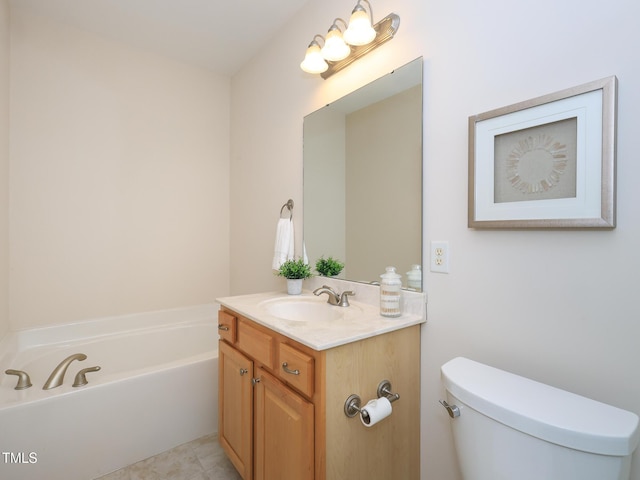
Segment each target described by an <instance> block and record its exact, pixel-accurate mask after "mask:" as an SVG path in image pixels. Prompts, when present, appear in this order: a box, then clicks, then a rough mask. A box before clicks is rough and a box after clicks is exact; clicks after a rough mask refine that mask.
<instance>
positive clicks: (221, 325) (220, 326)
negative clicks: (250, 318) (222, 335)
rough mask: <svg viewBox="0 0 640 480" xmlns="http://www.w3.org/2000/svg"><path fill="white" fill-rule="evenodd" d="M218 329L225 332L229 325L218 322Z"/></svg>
mask: <svg viewBox="0 0 640 480" xmlns="http://www.w3.org/2000/svg"><path fill="white" fill-rule="evenodd" d="M218 330H224V331H225V332H228V331H229V327H227V326H226V325H223V324H221V323H219V324H218Z"/></svg>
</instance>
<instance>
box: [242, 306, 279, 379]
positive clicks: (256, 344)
mask: <svg viewBox="0 0 640 480" xmlns="http://www.w3.org/2000/svg"><path fill="white" fill-rule="evenodd" d="M274 345H275V338H274V337H273V335H270V334H269V333H267V332H266V331H264V330H259V329H257V328H255V327H254V326H252V325H251V324H250V323H249V322H248V321H246V320H244V319H242V318H241V319H240V320H238V347H239V348H240V350H242V351H244V352H245V353H246V354H247V355H249V356H250V357H253V358H254V359H255V360H257V361H258V362H259V363H261V364H262V365H264V366H265V367H267V368H270V369H272V370H273V366H274V352H275V349H274Z"/></svg>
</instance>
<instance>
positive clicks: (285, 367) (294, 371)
mask: <svg viewBox="0 0 640 480" xmlns="http://www.w3.org/2000/svg"><path fill="white" fill-rule="evenodd" d="M288 366H289V364H288V363H287V362H284V363H283V364H282V369H283V370H284V371H285V372H286V373H289V374H291V375H300V370H297V369H296V370H291V369H289V368H287V367H288Z"/></svg>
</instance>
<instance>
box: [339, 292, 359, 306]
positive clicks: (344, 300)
mask: <svg viewBox="0 0 640 480" xmlns="http://www.w3.org/2000/svg"><path fill="white" fill-rule="evenodd" d="M355 294H356V292H353V291H351V290H347V291H345V292H342V295H340V306H341V307H348V306H349V295H351V296H354V295H355Z"/></svg>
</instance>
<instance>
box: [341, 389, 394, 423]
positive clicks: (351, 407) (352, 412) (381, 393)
mask: <svg viewBox="0 0 640 480" xmlns="http://www.w3.org/2000/svg"><path fill="white" fill-rule="evenodd" d="M376 393H377V395H378V398H382V397H386V399H387V400H389V402H391V403H393V402H395V401H396V400H399V399H400V394H398V393H393V392H392V391H391V382H390V381H389V380H382V381H381V382H380V383H379V384H378V391H377V392H376ZM361 405H362V400H361V399H360V396H359V395H356V394H355V393H352V394H351V395H349V396H348V397H347V399H346V400H345V402H344V414H345V415H346V416H347V417H349V418H353V417H355V416H356V415H358V414H359V413H360V411H361V409H360V406H361Z"/></svg>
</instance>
